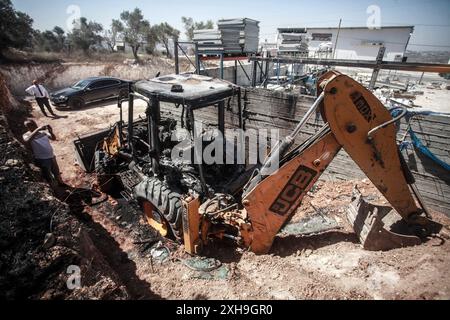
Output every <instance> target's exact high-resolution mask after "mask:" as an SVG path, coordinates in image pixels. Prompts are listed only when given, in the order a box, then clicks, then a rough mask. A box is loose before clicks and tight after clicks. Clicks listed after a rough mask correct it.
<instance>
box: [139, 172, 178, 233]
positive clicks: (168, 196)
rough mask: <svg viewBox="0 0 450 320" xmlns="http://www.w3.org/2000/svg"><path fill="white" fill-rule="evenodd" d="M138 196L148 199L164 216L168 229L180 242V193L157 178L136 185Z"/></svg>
mask: <svg viewBox="0 0 450 320" xmlns="http://www.w3.org/2000/svg"><path fill="white" fill-rule="evenodd" d="M136 191H137V194H138V198H140V199H144V200H147V201H150V202H151V203H152V204H153V205H154V206H155V207H156V208H157V209H158V211H159V213H161V214H162V215H163V216H164V219H165V220H166V221H167V223H168V225H169V227H170V231H171V233H172V235H173V236H174V238H175V239H176V240H177V241H178V242H182V236H183V229H182V212H183V207H182V203H181V194H180V193H178V192H176V191H174V190H171V189H169V187H168V186H167V185H165V184H164V183H163V182H161V181H160V180H159V179H157V178H152V179H148V180H146V181H145V182H144V184H141V185H139V186H137V189H136Z"/></svg>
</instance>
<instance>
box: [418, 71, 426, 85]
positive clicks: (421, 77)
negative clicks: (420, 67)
mask: <svg viewBox="0 0 450 320" xmlns="http://www.w3.org/2000/svg"><path fill="white" fill-rule="evenodd" d="M424 74H425V72H422V75H421V76H420V80H419V84H422V80H423V75H424Z"/></svg>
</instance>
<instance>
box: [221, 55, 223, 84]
mask: <svg viewBox="0 0 450 320" xmlns="http://www.w3.org/2000/svg"><path fill="white" fill-rule="evenodd" d="M220 79H222V80H223V53H222V54H221V55H220Z"/></svg>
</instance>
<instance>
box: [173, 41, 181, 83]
mask: <svg viewBox="0 0 450 320" xmlns="http://www.w3.org/2000/svg"><path fill="white" fill-rule="evenodd" d="M173 43H174V48H173V54H174V56H175V74H180V65H179V59H178V38H177V37H174V38H173Z"/></svg>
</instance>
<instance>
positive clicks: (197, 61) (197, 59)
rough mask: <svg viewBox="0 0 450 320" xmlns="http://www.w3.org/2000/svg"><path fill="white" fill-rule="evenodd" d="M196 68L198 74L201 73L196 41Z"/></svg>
mask: <svg viewBox="0 0 450 320" xmlns="http://www.w3.org/2000/svg"><path fill="white" fill-rule="evenodd" d="M195 68H196V69H197V70H196V71H197V74H200V57H199V54H198V43H197V42H196V43H195Z"/></svg>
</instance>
